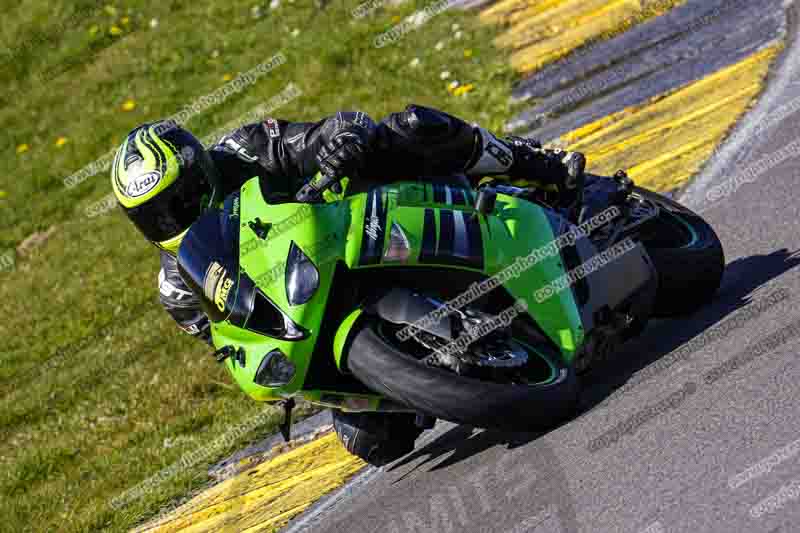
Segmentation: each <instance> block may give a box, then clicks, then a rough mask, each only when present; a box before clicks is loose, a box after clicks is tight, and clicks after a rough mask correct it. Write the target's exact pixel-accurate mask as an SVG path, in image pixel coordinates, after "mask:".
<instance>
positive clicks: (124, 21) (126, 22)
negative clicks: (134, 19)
mask: <svg viewBox="0 0 800 533" xmlns="http://www.w3.org/2000/svg"><path fill="white" fill-rule="evenodd" d="M120 22H122V25H123V26H127V25H128V24H130V23H131V18H130V17H122V20H120Z"/></svg>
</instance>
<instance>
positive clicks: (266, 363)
mask: <svg viewBox="0 0 800 533" xmlns="http://www.w3.org/2000/svg"><path fill="white" fill-rule="evenodd" d="M294 373H295V366H294V363H292V362H291V361H290V360H289V358H288V357H286V356H285V355H283V352H281V351H280V350H277V349H276V350H272V351H271V352H269V353H268V354H267V355H266V357H264V359H263V360H262V361H261V364H260V365H259V366H258V370H256V377H255V379H254V380H253V381H255V382H256V383H258V384H259V385H262V386H264V387H282V386H283V385H286V384H287V383H289V382H290V381H292V378H293V377H294Z"/></svg>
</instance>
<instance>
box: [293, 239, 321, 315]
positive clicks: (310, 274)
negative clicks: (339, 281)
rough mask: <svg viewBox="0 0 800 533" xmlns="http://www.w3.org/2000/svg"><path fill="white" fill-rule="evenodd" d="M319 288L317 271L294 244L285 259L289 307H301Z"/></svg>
mask: <svg viewBox="0 0 800 533" xmlns="http://www.w3.org/2000/svg"><path fill="white" fill-rule="evenodd" d="M318 288H319V270H317V267H316V266H314V263H312V262H311V259H309V258H308V256H307V255H306V254H304V253H303V250H301V249H300V247H299V246H297V245H296V244H295V243H294V242H292V246H291V248H289V257H288V258H287V259H286V299H287V300H288V301H289V305H301V304H304V303H306V302H307V301H309V300H310V299H311V297H312V296H314V292H316V290H317V289H318Z"/></svg>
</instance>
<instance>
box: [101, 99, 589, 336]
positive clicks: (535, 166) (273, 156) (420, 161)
mask: <svg viewBox="0 0 800 533" xmlns="http://www.w3.org/2000/svg"><path fill="white" fill-rule="evenodd" d="M585 161H586V160H585V158H584V156H583V155H582V154H580V153H578V152H564V151H552V150H544V149H542V147H541V145H540V144H539V143H537V142H535V141H532V140H529V139H524V138H521V137H507V138H504V139H498V138H497V137H496V136H495V135H493V134H492V133H490V132H489V131H487V130H485V129H484V128H481V127H478V126H473V125H469V124H467V123H466V122H464V121H462V120H460V119H458V118H456V117H454V116H451V115H448V114H446V113H444V112H442V111H438V110H436V109H431V108H426V107H422V106H417V105H410V106H408V107H407V108H406V109H405V110H404V111H402V112H399V113H392V114H390V115H389V116H388V117H386V118H385V119H383V120H382V121H381V122H380V123H378V124H376V123H375V122H374V121H373V120H372V119H371V118H370V117H369V116H368V115H366V114H365V113H362V112H339V113H336V114H335V115H333V116H331V117H328V118H325V119H323V120H321V121H319V122H312V123H298V122H287V121H285V120H278V119H273V118H269V119H267V120H265V121H263V122H260V123H255V124H248V125H245V126H242V127H241V128H239V129H237V130H234V131H233V132H231V133H229V134H228V135H225V136H224V137H222V139H220V140H219V142H218V143H217V144H215V145H214V146H213V147H211V149H210V150H206V149H205V148H204V147H203V145H202V144H201V143H200V141H198V140H197V138H196V137H194V136H193V135H192V134H191V133H189V132H188V131H187V130H186V129H184V128H182V127H180V126H179V125H178V124H176V123H175V122H172V121H160V122H156V123H152V124H143V125H141V126H139V127H137V128H136V129H134V130H133V131H131V132H130V133H129V134H128V136H127V138H126V139H125V141H124V142H123V143H122V145H121V146H120V147H119V149H118V150H117V153H116V156H115V158H114V162H113V164H112V167H111V182H112V186H113V189H114V193H115V194H116V197H117V200H118V201H119V203H120V205H121V206H122V209H123V210H124V211H125V213H126V214H127V215H128V217H129V218H130V219H131V221H132V222H133V223H134V225H136V227H137V228H138V229H139V230H140V231H141V232H142V233H143V234H144V236H145V238H147V239H148V240H149V241H151V242H152V243H153V244H155V245H156V247H158V248H159V249H160V250H161V271H160V272H159V276H158V283H159V292H160V300H161V303H162V305H163V306H164V307H165V308H166V310H167V312H169V314H170V315H171V316H172V317H173V318H174V319H175V321H176V322H177V323H178V324H179V325H180V327H181V328H182V329H183V330H184V331H186V332H187V333H189V334H191V335H194V336H196V337H198V338H201V339H203V340H205V341H206V342H210V335H209V321H208V318H207V317H206V316H205V314H204V313H203V312H202V311H201V309H200V303H199V301H198V299H197V297H195V295H194V294H193V293H192V292H191V291H190V290H189V287H187V286H186V284H185V283H184V282H183V280H182V279H181V277H180V274H179V273H178V268H177V260H176V257H175V256H176V254H177V250H178V247H179V245H180V242H181V239H182V237H183V235H184V234H185V233H186V230H187V229H188V228H189V226H190V225H191V224H192V222H194V221H195V220H196V219H197V218H198V217H199V216H200V214H201V213H202V211H203V210H204V209H205V208H206V207H208V206H210V205H217V203H218V202H219V201H220V200H222V199H223V198H224V197H225V196H226V195H228V194H230V193H231V192H234V191H236V190H238V189H239V187H241V185H242V184H243V183H244V182H245V181H246V180H249V179H250V178H252V177H254V176H258V178H259V182H260V186H261V190H262V192H263V193H264V195H265V197H266V199H267V201H268V202H270V203H277V202H286V201H296V199H299V200H301V201H315V200H317V198H318V197H319V195H320V194H321V193H322V192H323V191H324V190H325V189H327V188H334V189H335V188H336V187H338V183H337V182H338V180H340V179H341V178H342V177H344V176H349V177H353V178H355V179H357V178H358V176H359V175H370V176H382V177H386V178H387V179H391V178H401V177H415V176H416V177H420V176H426V175H427V176H435V175H440V176H442V175H452V174H456V173H463V174H466V175H467V176H468V177H469V178H470V179H471V181H472V182H473V183H475V181H476V180H477V178H479V177H482V176H489V175H505V176H508V177H510V178H512V179H528V180H535V181H534V182H535V183H538V184H539V185H545V186H554V187H556V188H557V189H558V191H559V197H560V198H562V200H563V199H565V198H566V199H569V198H572V199H574V198H575V192H576V191H577V189H579V188H580V187H581V186H582V183H583V171H584V167H585ZM371 169H375V170H376V172H372V171H371ZM318 171H319V172H320V177H319V178H311V179H309V177H311V176H314V175H316V174H317V172H318ZM563 201H564V202H566V203H569V201H570V200H563Z"/></svg>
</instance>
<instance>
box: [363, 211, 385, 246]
mask: <svg viewBox="0 0 800 533" xmlns="http://www.w3.org/2000/svg"><path fill="white" fill-rule="evenodd" d="M380 229H381V221H380V219H378V217H376V216H375V215H372V216H371V217H369V224H367V227H366V229H365V230H364V232H365V233H366V234H367V235H369V238H370V239H372V240H373V241H377V240H378V232H379V231H380Z"/></svg>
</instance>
